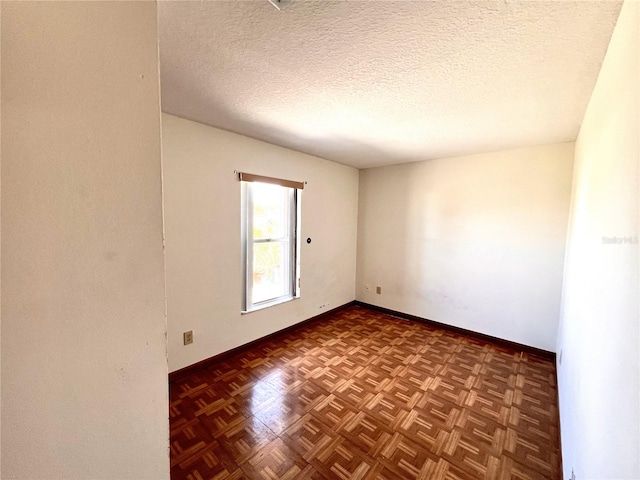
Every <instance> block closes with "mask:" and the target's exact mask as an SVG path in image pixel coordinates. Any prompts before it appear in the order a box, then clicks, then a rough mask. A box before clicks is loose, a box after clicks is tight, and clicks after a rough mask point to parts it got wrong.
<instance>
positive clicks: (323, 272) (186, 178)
mask: <svg viewBox="0 0 640 480" xmlns="http://www.w3.org/2000/svg"><path fill="white" fill-rule="evenodd" d="M162 118H163V122H162V144H163V179H164V183H163V185H164V187H163V188H164V201H165V232H166V262H167V309H168V323H169V370H170V371H175V370H178V369H180V368H182V367H185V366H188V365H191V364H193V363H195V362H198V361H200V360H203V359H206V358H209V357H211V356H213V355H216V354H218V353H221V352H224V351H226V350H229V349H231V348H234V347H237V346H240V345H242V344H245V343H247V342H250V341H252V340H255V339H257V338H260V337H263V336H265V335H268V334H269V333H273V332H275V331H277V330H281V329H283V328H286V327H288V326H290V325H293V324H295V323H298V322H300V321H303V320H306V319H307V318H311V317H313V316H315V315H318V314H320V313H322V312H323V311H326V310H329V309H331V308H335V307H338V306H340V305H343V304H345V303H348V302H350V301H352V300H354V298H355V291H354V285H355V255H356V225H357V214H358V171H357V170H356V169H354V168H351V167H346V166H344V165H339V164H337V163H333V162H329V161H327V160H322V159H320V158H317V157H312V156H310V155H305V154H302V153H299V152H295V151H292V150H288V149H285V148H281V147H277V146H274V145H270V144H267V143H264V142H260V141H257V140H253V139H250V138H248V137H243V136H241V135H236V134H233V133H229V132H225V131H222V130H218V129H215V128H212V127H208V126H205V125H202V124H198V123H195V122H191V121H188V120H184V119H181V118H177V117H174V116H171V115H163V117H162ZM234 170H238V171H246V172H250V173H255V174H259V175H266V176H271V177H280V178H287V179H291V180H298V181H307V182H308V183H307V185H305V188H304V192H303V194H302V239H303V241H302V243H301V285H302V287H301V294H302V295H301V298H299V299H297V300H293V301H291V302H288V303H284V304H280V305H277V306H274V307H270V308H267V309H264V310H260V311H256V312H252V313H250V314H247V315H240V308H241V298H242V275H241V273H242V271H241V264H240V262H241V250H240V183H239V181H238V177H237V175H236V174H234ZM307 237H311V239H312V243H311V244H307V243H306V241H305V240H306V238H307ZM321 305H326V306H325V307H324V308H319V307H320V306H321ZM187 330H193V334H194V343H193V344H191V345H187V346H184V345H183V344H182V333H183V332H184V331H187Z"/></svg>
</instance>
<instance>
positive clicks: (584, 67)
mask: <svg viewBox="0 0 640 480" xmlns="http://www.w3.org/2000/svg"><path fill="white" fill-rule="evenodd" d="M620 5H621V3H620V2H618V1H584V0H580V1H570V0H566V1H544V2H543V1H522V0H520V1H512V0H492V1H460V0H456V1H451V0H446V1H445V0H442V1H421V2H410V1H369V2H364V1H342V2H329V1H302V0H295V1H293V2H292V3H291V4H289V5H288V6H287V7H286V8H284V9H283V10H282V11H278V10H277V9H275V8H274V7H273V6H272V5H271V4H270V3H269V2H268V1H267V0H262V1H171V0H168V1H161V2H160V3H159V7H158V9H159V29H160V72H161V81H162V107H163V111H165V112H167V113H171V114H174V115H177V116H180V117H184V118H187V119H191V120H195V121H198V122H201V123H205V124H208V125H211V126H214V127H219V128H222V129H225V130H229V131H232V132H236V133H241V134H243V135H247V136H249V137H253V138H257V139H260V140H265V141H267V142H270V143H274V144H277V145H282V146H285V147H289V148H292V149H294V150H299V151H302V152H306V153H311V154H314V155H318V156H320V157H324V158H327V159H330V160H335V161H337V162H340V163H345V164H349V165H353V166H355V167H358V168H364V167H371V166H377V165H388V164H393V163H403V162H409V161H416V160H425V159H430V158H440V157H450V156H455V155H464V154H470V153H480V152H487V151H494V150H502V149H507V148H515V147H521V146H528V145H539V144H546V143H553V142H564V141H572V140H575V138H576V135H577V133H578V129H579V127H580V122H581V120H582V116H583V114H584V111H585V109H586V106H587V102H588V101H589V98H590V96H591V91H592V90H593V86H594V85H595V81H596V78H597V75H598V72H599V70H600V65H601V63H602V60H603V58H604V55H605V52H606V49H607V46H608V43H609V39H610V37H611V32H612V31H613V27H614V25H615V21H616V19H617V16H618V13H619V10H620Z"/></svg>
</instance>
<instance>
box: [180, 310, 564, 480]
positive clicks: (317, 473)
mask: <svg viewBox="0 0 640 480" xmlns="http://www.w3.org/2000/svg"><path fill="white" fill-rule="evenodd" d="M169 414H170V424H171V432H170V435H171V478H172V479H174V480H179V479H188V480H209V479H216V480H218V479H220V480H222V479H230V480H234V479H256V480H257V479H265V480H269V479H290V480H297V479H300V480H301V479H324V480H327V479H345V480H346V479H354V480H357V479H362V480H370V479H381V480H384V479H387V480H397V479H433V480H471V479H474V480H476V479H487V480H493V479H496V480H507V479H512V480H542V479H546V480H554V479H559V478H560V473H559V472H560V468H559V463H560V454H559V426H558V425H559V423H558V410H557V394H556V377H555V366H554V364H553V362H551V361H549V360H545V359H542V358H538V357H535V356H532V355H528V354H526V353H523V352H519V351H513V350H509V349H508V348H506V347H504V346H500V345H494V344H491V343H487V342H483V341H481V340H478V339H477V338H468V337H465V336H463V335H458V334H456V333H453V332H450V331H446V330H441V329H436V328H434V327H432V326H430V325H428V324H422V323H417V322H408V321H405V320H402V319H399V318H396V317H393V316H389V315H385V314H382V313H379V312H376V311H373V310H370V309H367V308H363V307H359V306H352V307H348V308H346V309H343V310H341V311H339V312H337V313H334V314H332V315H331V316H329V317H325V318H324V319H322V320H318V321H316V322H313V323H311V324H305V325H304V326H302V327H300V328H298V329H296V330H293V331H291V332H289V333H286V334H283V335H281V336H279V337H276V338H271V339H268V340H265V341H264V342H261V343H260V344H258V345H256V346H254V347H253V348H251V350H247V351H243V352H241V353H239V354H237V355H234V356H232V357H230V358H227V359H225V360H224V361H220V362H218V363H216V364H215V365H211V366H209V367H208V368H206V369H202V370H200V371H198V372H196V373H193V374H191V375H189V376H187V377H184V378H182V379H179V380H177V381H175V382H173V383H171V386H170V407H169Z"/></svg>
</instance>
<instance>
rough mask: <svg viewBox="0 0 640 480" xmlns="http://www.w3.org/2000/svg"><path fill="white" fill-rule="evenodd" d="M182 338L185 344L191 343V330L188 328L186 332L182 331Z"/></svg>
mask: <svg viewBox="0 0 640 480" xmlns="http://www.w3.org/2000/svg"><path fill="white" fill-rule="evenodd" d="M182 339H183V340H184V344H185V345H189V344H190V343H193V330H189V331H188V332H184V333H183V334H182Z"/></svg>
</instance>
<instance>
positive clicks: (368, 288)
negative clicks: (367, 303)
mask: <svg viewBox="0 0 640 480" xmlns="http://www.w3.org/2000/svg"><path fill="white" fill-rule="evenodd" d="M364 291H365V292H367V293H369V292H370V291H371V285H365V286H364Z"/></svg>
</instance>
